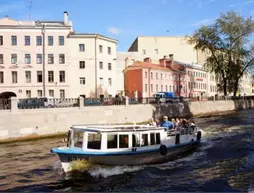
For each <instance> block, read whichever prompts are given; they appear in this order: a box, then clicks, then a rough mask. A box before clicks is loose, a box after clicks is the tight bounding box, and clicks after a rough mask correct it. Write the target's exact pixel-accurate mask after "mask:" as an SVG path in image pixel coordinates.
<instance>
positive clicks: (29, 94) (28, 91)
mask: <svg viewBox="0 0 254 193" xmlns="http://www.w3.org/2000/svg"><path fill="white" fill-rule="evenodd" d="M26 98H31V90H26Z"/></svg>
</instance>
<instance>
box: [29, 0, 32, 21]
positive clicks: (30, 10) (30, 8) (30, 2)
mask: <svg viewBox="0 0 254 193" xmlns="http://www.w3.org/2000/svg"><path fill="white" fill-rule="evenodd" d="M28 7H29V21H31V12H32V0H29V6H28Z"/></svg>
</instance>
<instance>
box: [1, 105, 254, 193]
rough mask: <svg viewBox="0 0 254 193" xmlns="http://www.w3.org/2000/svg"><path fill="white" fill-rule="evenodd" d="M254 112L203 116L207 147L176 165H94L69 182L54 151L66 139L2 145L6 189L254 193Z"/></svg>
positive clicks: (2, 186)
mask: <svg viewBox="0 0 254 193" xmlns="http://www.w3.org/2000/svg"><path fill="white" fill-rule="evenodd" d="M253 117H254V111H253V110H246V111H241V112H237V113H235V114H232V115H225V116H216V117H206V118H199V119H197V120H196V122H197V123H198V125H199V126H200V127H201V128H203V132H202V133H203V135H204V140H203V142H202V145H201V146H200V147H199V148H198V149H197V150H195V151H194V152H190V153H189V154H188V155H184V156H181V157H179V158H177V159H176V160H175V161H171V162H167V163H163V164H155V165H152V166H145V165H144V166H132V167H127V166H116V167H105V166H104V167H102V166H94V167H92V168H91V169H89V171H88V173H79V174H74V175H72V176H67V177H65V178H63V177H62V176H61V175H59V172H58V171H59V170H58V169H59V167H60V162H59V161H58V159H57V157H56V156H55V155H52V154H51V153H50V149H51V148H52V147H56V146H60V145H65V144H64V143H62V139H46V140H45V139H44V140H40V141H34V142H24V143H13V144H6V145H1V146H0V162H1V165H0V169H1V170H0V171H1V174H0V190H2V191H61V192H62V191H120V192H123V191H149V192H151V191H154V192H157V191H171V192H172V191H178V192H179V191H212V192H221V191H228V192H237V191H249V192H251V191H252V192H253V190H254V146H253V143H254V133H253V129H254V128H253V125H254V119H253Z"/></svg>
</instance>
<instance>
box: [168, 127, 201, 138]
mask: <svg viewBox="0 0 254 193" xmlns="http://www.w3.org/2000/svg"><path fill="white" fill-rule="evenodd" d="M197 130H198V128H197V127H195V126H190V127H187V128H180V129H178V130H169V131H168V132H167V136H175V135H177V134H180V135H192V134H193V133H196V132H197Z"/></svg>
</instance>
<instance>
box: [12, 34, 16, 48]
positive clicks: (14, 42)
mask: <svg viewBox="0 0 254 193" xmlns="http://www.w3.org/2000/svg"><path fill="white" fill-rule="evenodd" d="M11 45H12V46H16V45H17V36H11Z"/></svg>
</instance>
